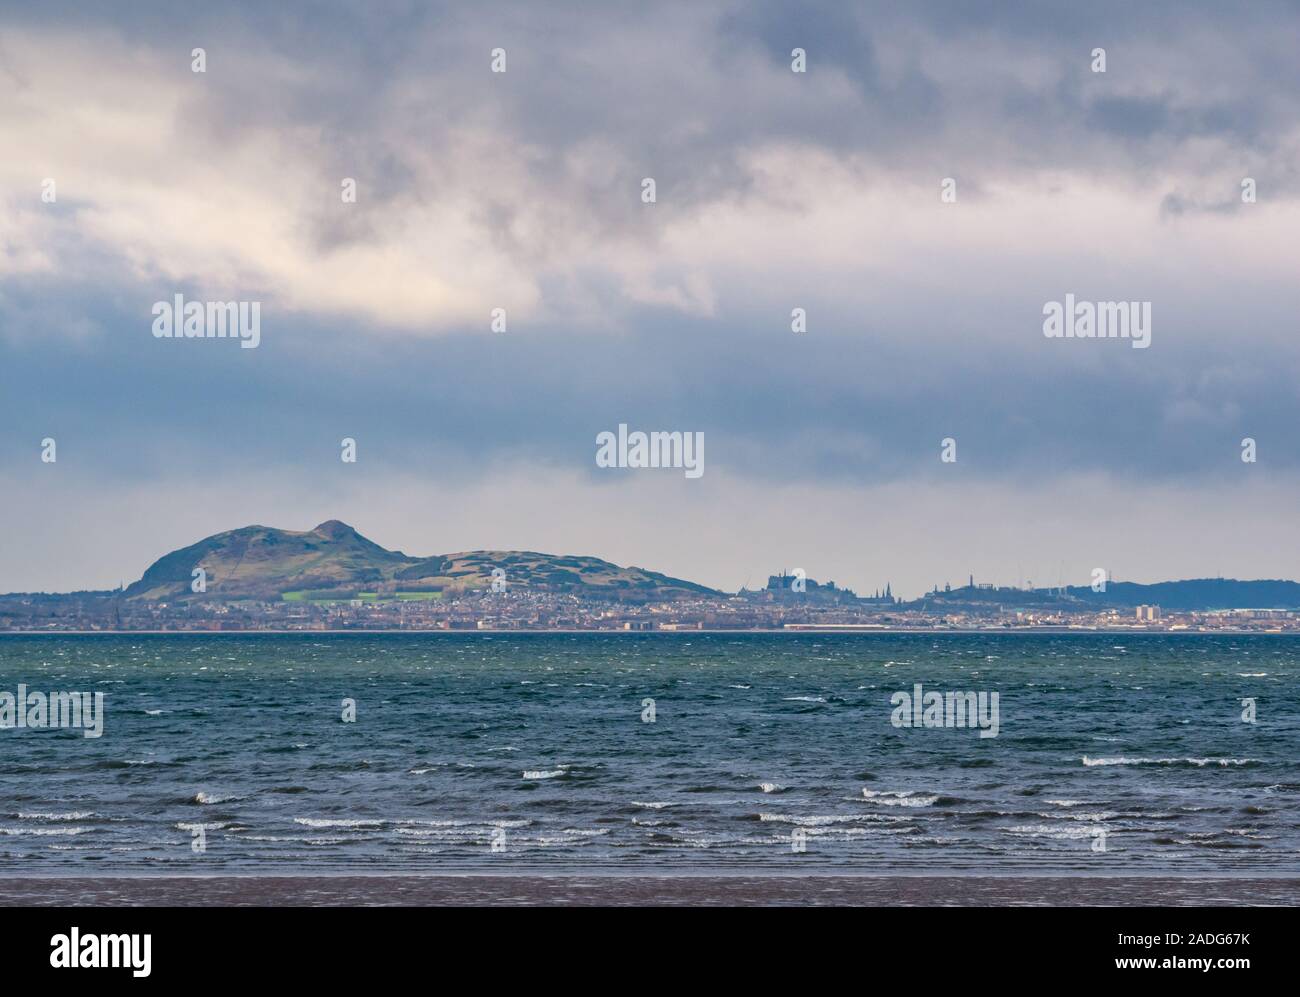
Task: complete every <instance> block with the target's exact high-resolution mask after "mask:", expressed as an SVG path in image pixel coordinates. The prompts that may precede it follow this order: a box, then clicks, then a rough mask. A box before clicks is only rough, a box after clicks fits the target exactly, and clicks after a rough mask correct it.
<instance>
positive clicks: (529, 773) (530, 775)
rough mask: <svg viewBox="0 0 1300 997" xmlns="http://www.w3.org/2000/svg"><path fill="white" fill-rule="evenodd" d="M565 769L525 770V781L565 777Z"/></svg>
mask: <svg viewBox="0 0 1300 997" xmlns="http://www.w3.org/2000/svg"><path fill="white" fill-rule="evenodd" d="M564 773H565V769H564V767H561V768H558V769H524V778H525V779H558V778H559V777H560V776H562V775H564Z"/></svg>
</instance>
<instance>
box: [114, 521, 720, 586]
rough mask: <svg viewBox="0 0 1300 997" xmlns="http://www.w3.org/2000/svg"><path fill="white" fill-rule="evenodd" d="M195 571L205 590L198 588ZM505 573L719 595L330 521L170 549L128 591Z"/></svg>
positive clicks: (428, 582) (627, 572) (474, 582)
mask: <svg viewBox="0 0 1300 997" xmlns="http://www.w3.org/2000/svg"><path fill="white" fill-rule="evenodd" d="M196 568H202V569H203V571H204V572H205V574H206V579H205V581H206V586H207V591H206V592H204V593H194V592H193V591H191V582H192V581H193V578H194V571H195V569H196ZM494 568H499V569H501V570H502V571H504V572H505V582H506V584H507V586H508V587H509V590H510V591H517V590H520V589H525V590H527V589H536V590H541V591H548V592H572V593H574V594H582V595H586V596H588V597H605V598H613V599H630V600H636V601H640V600H647V599H653V600H667V599H677V598H686V597H690V596H696V595H717V594H718V593H717V592H716V591H715V590H713V589H710V588H706V587H705V586H703V585H697V584H695V583H694V582H687V581H683V580H682V579H680V578H671V577H669V576H668V575H663V574H660V573H658V572H656V571H647V570H645V569H644V568H635V567H630V568H622V567H619V566H618V565H616V564H611V563H610V562H609V561H603V560H601V559H600V558H597V557H574V556H558V555H555V554H538V553H535V552H533V551H491V550H477V551H466V552H462V553H458V554H440V555H437V556H434V557H410V556H408V555H406V554H403V553H401V552H400V551H393V550H387V549H386V548H384V547H381V546H379V545H378V544H376V543H374V542H372V541H370V540H367V539H366V538H365V537H363V536H362V535H361V534H360V533H358V532H357V531H356V530H354V529H353V528H352V527H351V526H348V525H347V524H346V523H341V522H339V521H338V520H330V521H328V522H325V523H321V524H320V525H319V526H317V527H316V528H315V529H313V530H308V531H306V532H303V533H298V532H294V531H292V530H277V529H273V528H271V527H268V526H246V527H244V528H243V529H238V530H230V531H228V532H226V533H218V534H216V535H215V536H210V537H208V538H206V539H204V540H200V541H199V542H198V543H196V544H191V545H190V546H189V547H182V548H181V549H180V550H175V551H172V552H171V553H170V554H167V555H165V556H163V557H161V558H159V559H158V560H157V561H155V562H154V563H153V564H152V565H150V566H149V568H148V570H146V571H145V573H144V575H143V576H142V577H141V578H140V580H139V581H138V582H136V583H135V584H133V585H130V586H128V587H127V589H126V593H125V595H126V597H127V598H128V599H139V600H146V601H150V602H162V601H169V600H171V601H174V600H183V599H209V600H211V599H215V600H239V599H260V600H278V599H339V598H354V597H357V596H359V595H360V594H361V593H367V594H369V593H381V594H382V593H389V594H392V595H395V596H396V595H398V594H401V593H406V594H408V595H409V594H415V593H419V594H421V595H425V596H432V595H434V594H442V595H451V594H454V593H456V592H458V591H467V590H475V589H486V588H489V587H490V586H491V584H492V581H493V575H492V571H493V569H494Z"/></svg>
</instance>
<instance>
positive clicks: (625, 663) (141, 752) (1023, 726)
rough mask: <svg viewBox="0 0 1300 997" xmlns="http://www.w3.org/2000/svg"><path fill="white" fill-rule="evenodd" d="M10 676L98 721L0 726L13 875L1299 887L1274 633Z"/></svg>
mask: <svg viewBox="0 0 1300 997" xmlns="http://www.w3.org/2000/svg"><path fill="white" fill-rule="evenodd" d="M19 683H24V684H25V685H27V687H28V688H29V689H30V690H34V691H45V692H50V691H62V690H84V691H90V692H103V693H104V694H105V727H104V735H103V736H102V737H100V738H98V739H93V738H85V737H83V736H82V735H81V733H80V732H79V731H69V730H61V731H38V730H14V729H9V730H0V762H2V764H0V872H4V873H6V874H9V875H26V876H30V875H33V874H42V873H49V874H76V873H83V874H97V875H109V874H113V873H122V874H131V873H139V872H148V873H156V874H164V873H166V874H171V873H176V874H183V873H207V874H219V873H263V874H271V873H277V872H293V873H319V874H328V873H332V872H338V873H343V872H380V871H387V872H427V873H437V872H460V871H489V872H503V873H518V874H523V873H526V872H531V871H541V872H549V871H555V872H561V871H577V872H583V873H599V872H602V871H608V872H613V873H627V874H647V873H648V874H656V873H677V872H691V871H700V870H720V871H731V872H737V873H745V872H750V873H754V874H763V873H764V872H782V873H789V872H797V871H799V870H806V871H809V872H813V871H820V872H836V871H839V872H857V873H873V874H881V875H887V874H913V873H929V874H971V873H986V874H987V873H994V874H1013V873H1047V872H1062V873H1069V874H1079V873H1085V874H1098V875H1133V874H1163V875H1174V876H1192V875H1214V874H1236V875H1270V876H1272V875H1296V874H1297V873H1300V696H1298V693H1300V638H1296V637H1289V636H1275V635H1268V636H1201V635H1184V636H1179V635H1141V634H1133V635H1129V634H1124V635H1116V634H1086V635H1085V634H1078V635H1075V634H1071V635H1053V636H1045V635H1041V636H1034V635H1019V634H1017V635H987V636H986V635H955V634H954V635H932V634H908V635H884V634H869V635H860V634H859V635H855V634H844V635H821V634H801V635H763V634H753V635H751V634H743V635H740V634H738V635H727V634H690V635H683V634H675V635H669V634H647V635H622V634H620V635H599V634H582V635H570V634H554V635H506V634H463V635H462V634H413V635H360V634H340V635H295V636H279V635H221V636H208V635H184V636H135V635H104V636H85V637H68V636H55V635H48V636H33V637H26V636H4V637H0V691H9V692H16V691H17V686H18V684H19ZM916 683H921V684H923V687H924V689H925V690H927V691H939V692H948V691H973V692H980V691H985V692H997V693H998V694H999V732H998V736H997V737H994V738H980V737H978V732H977V731H976V730H972V729H926V728H919V729H906V728H897V727H894V726H893V725H892V724H891V714H892V713H893V707H892V706H891V703H890V697H891V696H892V695H893V694H894V693H895V692H899V691H906V692H909V693H910V692H912V690H913V687H914V685H915V684H916ZM1247 698H1253V699H1254V700H1255V704H1256V705H1255V708H1256V717H1257V722H1255V723H1247V722H1244V721H1243V720H1242V712H1243V705H1242V700H1244V699H1247ZM344 699H353V700H355V701H356V722H355V723H344V722H343V720H342V718H341V714H342V712H343V707H342V701H343V700H344ZM646 700H653V701H654V703H653V705H654V717H653V720H654V722H652V723H648V722H645V720H646V718H647V716H648V714H647V704H646ZM196 828H202V832H203V833H202V837H203V849H202V850H201V851H195V849H194V847H193V843H194V841H195V837H196V834H195V829H196Z"/></svg>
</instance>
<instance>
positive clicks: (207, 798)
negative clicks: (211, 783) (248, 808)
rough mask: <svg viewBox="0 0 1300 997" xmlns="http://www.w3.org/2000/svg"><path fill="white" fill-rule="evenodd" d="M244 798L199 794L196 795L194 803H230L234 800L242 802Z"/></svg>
mask: <svg viewBox="0 0 1300 997" xmlns="http://www.w3.org/2000/svg"><path fill="white" fill-rule="evenodd" d="M242 799H243V797H242V796H218V795H217V794H216V793H204V792H198V793H195V794H194V797H193V802H194V803H208V804H211V803H230V802H232V801H234V800H242Z"/></svg>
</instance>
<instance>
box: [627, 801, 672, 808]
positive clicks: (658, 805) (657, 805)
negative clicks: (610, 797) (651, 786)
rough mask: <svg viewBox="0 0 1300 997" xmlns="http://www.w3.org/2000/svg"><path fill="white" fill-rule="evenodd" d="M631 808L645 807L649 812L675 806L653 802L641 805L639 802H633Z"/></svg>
mask: <svg viewBox="0 0 1300 997" xmlns="http://www.w3.org/2000/svg"><path fill="white" fill-rule="evenodd" d="M632 806H634V807H646V808H647V809H649V810H662V809H663V808H664V807H671V806H675V804H672V803H654V802H651V803H643V802H642V801H641V800H633V801H632Z"/></svg>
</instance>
